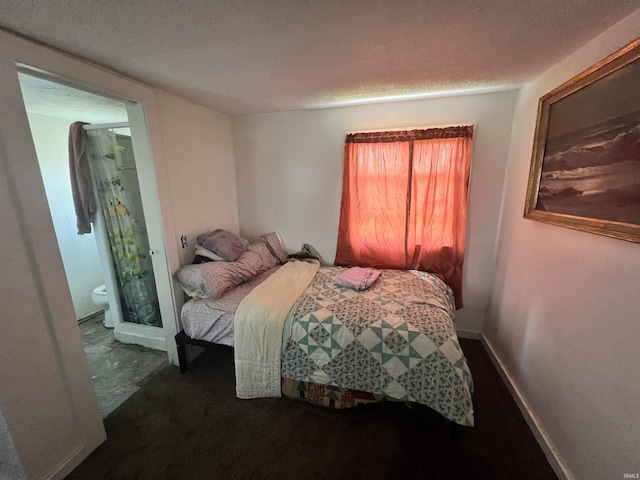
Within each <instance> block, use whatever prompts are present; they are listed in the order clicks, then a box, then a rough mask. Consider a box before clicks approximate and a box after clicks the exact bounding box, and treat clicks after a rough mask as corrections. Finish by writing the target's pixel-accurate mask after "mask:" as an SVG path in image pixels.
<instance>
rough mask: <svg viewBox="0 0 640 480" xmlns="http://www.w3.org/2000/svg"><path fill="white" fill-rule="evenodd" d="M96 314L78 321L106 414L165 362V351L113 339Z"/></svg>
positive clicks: (103, 411) (101, 409)
mask: <svg viewBox="0 0 640 480" xmlns="http://www.w3.org/2000/svg"><path fill="white" fill-rule="evenodd" d="M103 319H104V315H103V314H101V315H98V316H96V317H94V318H92V319H90V320H87V321H85V322H83V323H81V324H80V332H81V333H82V340H83V342H84V349H85V352H86V354H87V359H88V360H89V368H90V369H91V375H92V379H93V385H94V388H95V390H96V395H97V397H98V403H99V404H100V411H101V412H102V416H103V417H106V416H107V415H109V414H110V413H111V412H113V411H114V410H115V409H116V408H117V407H119V406H120V405H121V404H122V403H123V402H124V401H125V400H126V399H127V398H129V397H130V396H131V395H133V394H134V393H135V392H136V391H138V390H139V389H140V386H141V385H143V384H144V383H145V382H146V381H147V380H148V379H149V378H151V377H152V376H153V374H155V373H156V372H157V371H158V370H159V369H161V368H162V367H164V366H166V365H168V360H167V354H166V352H161V351H159V350H152V349H149V348H145V347H141V346H139V345H127V344H124V343H120V342H118V341H117V340H115V339H114V338H113V329H111V328H106V327H105V326H104V325H103V324H102V321H103Z"/></svg>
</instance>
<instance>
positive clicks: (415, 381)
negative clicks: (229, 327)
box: [281, 266, 473, 426]
mask: <svg viewBox="0 0 640 480" xmlns="http://www.w3.org/2000/svg"><path fill="white" fill-rule="evenodd" d="M344 270H345V269H344V268H340V267H326V266H321V267H320V269H319V271H318V273H317V274H316V276H315V277H314V279H313V281H312V282H311V284H310V285H309V287H308V288H307V289H306V290H305V292H304V293H303V294H302V296H301V297H300V299H299V300H298V302H297V303H296V305H295V306H294V307H293V309H292V311H291V313H290V314H289V317H288V320H287V325H286V326H285V335H284V340H285V342H284V343H283V352H282V366H281V374H282V377H284V378H290V379H293V380H302V381H306V382H312V383H316V384H321V385H332V386H337V387H347V388H351V389H355V390H361V391H365V392H371V393H375V394H381V395H385V396H387V397H390V398H393V399H397V400H404V401H411V402H417V403H420V404H424V405H426V406H428V407H430V408H432V409H434V410H436V411H437V412H439V413H440V414H441V415H443V416H444V417H445V418H448V419H450V420H452V421H454V422H456V423H459V424H462V425H467V426H471V425H473V404H472V401H471V395H472V392H473V380H472V378H471V373H470V371H469V368H468V366H467V362H466V359H465V357H464V355H463V353H462V350H461V348H460V345H459V343H458V337H457V335H456V331H455V327H454V325H453V316H454V308H455V307H454V304H453V296H452V294H451V291H450V289H449V287H447V286H446V285H445V284H444V283H443V282H442V281H441V280H439V279H438V278H436V277H433V276H431V275H428V274H424V273H422V272H413V273H409V272H403V271H397V270H383V271H382V274H381V275H380V279H379V280H378V281H377V282H376V283H375V284H374V285H373V286H372V287H371V288H370V289H369V290H366V291H363V292H357V291H354V290H351V289H348V288H340V287H336V285H335V283H336V279H337V277H338V276H339V275H340V274H341V273H342V272H343V271H344Z"/></svg>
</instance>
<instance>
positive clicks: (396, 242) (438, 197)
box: [335, 126, 473, 308]
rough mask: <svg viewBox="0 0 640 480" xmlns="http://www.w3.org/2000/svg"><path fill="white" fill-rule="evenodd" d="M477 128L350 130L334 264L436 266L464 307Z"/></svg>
mask: <svg viewBox="0 0 640 480" xmlns="http://www.w3.org/2000/svg"><path fill="white" fill-rule="evenodd" d="M472 134H473V127H471V126H465V127H449V128H433V129H427V130H412V131H402V132H376V133H356V134H351V135H347V138H346V142H345V161H344V176H343V190H342V206H341V209H340V227H339V231H338V247H337V252H336V260H335V264H336V265H344V266H355V265H360V266H367V267H376V268H398V269H417V270H422V271H426V272H431V273H434V274H436V275H438V276H439V277H440V278H442V279H443V280H444V281H445V282H446V283H447V284H448V285H449V286H450V287H451V289H452V290H453V293H454V295H455V299H456V307H457V308H461V307H462V263H463V260H464V245H465V230H466V220H467V192H468V183H469V170H470V160H471V138H472Z"/></svg>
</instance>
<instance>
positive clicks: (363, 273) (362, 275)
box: [336, 267, 380, 291]
mask: <svg viewBox="0 0 640 480" xmlns="http://www.w3.org/2000/svg"><path fill="white" fill-rule="evenodd" d="M379 276H380V270H374V269H373V268H362V267H351V268H347V269H346V270H345V271H344V272H342V274H341V275H340V276H339V277H338V280H336V284H337V285H338V286H339V287H346V288H352V289H354V290H358V291H362V290H366V289H367V288H369V287H370V286H371V285H373V282H375V281H376V280H377V279H378V277H379Z"/></svg>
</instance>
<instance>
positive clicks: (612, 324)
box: [483, 10, 640, 480]
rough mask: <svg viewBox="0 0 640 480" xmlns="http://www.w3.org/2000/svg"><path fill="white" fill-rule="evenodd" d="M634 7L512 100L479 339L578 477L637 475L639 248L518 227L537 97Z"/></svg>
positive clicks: (593, 57)
mask: <svg viewBox="0 0 640 480" xmlns="http://www.w3.org/2000/svg"><path fill="white" fill-rule="evenodd" d="M638 25H640V10H638V11H636V12H635V13H634V14H632V15H630V16H629V17H627V18H626V19H625V20H623V21H622V22H620V23H619V24H617V25H615V26H614V27H612V28H611V29H609V30H608V31H606V32H605V33H603V34H602V35H600V36H599V37H597V38H595V39H594V40H593V41H591V42H590V43H588V44H587V45H585V46H584V47H583V48H581V49H580V50H578V51H576V52H575V53H574V54H573V55H571V56H569V57H568V58H566V59H565V60H563V61H562V62H560V63H558V64H557V65H555V66H554V67H552V68H551V69H549V70H548V71H547V72H545V73H544V74H542V75H541V76H540V77H538V78H537V79H535V80H534V81H532V82H531V83H529V84H528V85H526V86H525V87H524V88H523V89H522V90H521V91H520V93H519V95H518V100H517V104H516V108H515V115H514V124H513V133H512V137H511V146H510V149H509V161H508V169H507V175H506V179H505V193H504V202H503V212H502V221H501V229H500V234H499V246H498V252H499V254H498V263H497V267H496V281H495V287H494V289H493V293H492V295H491V300H490V305H489V308H488V313H487V320H486V322H485V326H484V330H483V333H484V337H485V339H486V341H487V342H488V344H489V345H490V347H491V348H492V349H493V351H494V353H495V355H496V356H497V358H498V359H499V361H500V362H501V363H502V364H503V366H504V369H505V370H506V373H507V374H508V375H509V376H510V377H511V379H512V382H513V384H514V386H515V388H516V389H517V390H518V391H519V392H520V395H521V398H523V400H524V402H525V403H526V404H527V405H528V407H529V411H530V413H531V414H532V416H533V419H534V421H536V422H537V423H538V424H539V425H540V427H541V431H542V434H543V435H545V436H546V438H547V440H548V443H549V447H550V449H551V450H552V451H555V452H556V455H557V457H558V458H559V459H560V461H561V464H564V467H565V472H560V474H561V476H565V475H566V477H568V478H576V479H594V480H595V479H602V478H623V475H624V473H631V474H636V475H637V474H638V473H640V450H639V448H640V443H639V437H638V428H639V426H640V409H639V408H638V405H639V402H640V376H639V375H638V365H640V349H639V348H638V338H640V317H639V315H638V312H640V295H638V288H639V286H640V245H639V244H635V243H630V242H625V241H622V240H617V239H612V238H607V237H603V236H598V235H593V234H590V233H585V232H579V231H574V230H569V229H566V228H562V227H557V226H553V225H547V224H543V223H538V222H534V221H531V220H525V219H523V218H522V215H523V210H524V201H525V192H526V187H527V178H528V174H529V164H530V161H531V149H532V145H533V135H534V130H535V124H536V114H537V104H538V99H539V98H540V97H541V96H542V95H544V94H546V93H547V92H549V91H551V90H552V89H554V88H555V87H557V86H558V85H560V84H562V83H563V82H565V81H567V80H569V79H570V78H571V77H572V76H574V75H576V74H578V73H580V72H581V71H583V70H584V69H586V68H588V67H590V66H591V65H593V64H595V63H596V62H598V61H600V60H601V59H603V58H605V57H606V56H607V55H609V54H611V53H613V52H614V51H616V50H617V49H619V48H620V47H622V46H624V45H626V44H627V43H629V42H631V41H632V40H634V39H635V38H636V37H637V35H638Z"/></svg>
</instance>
